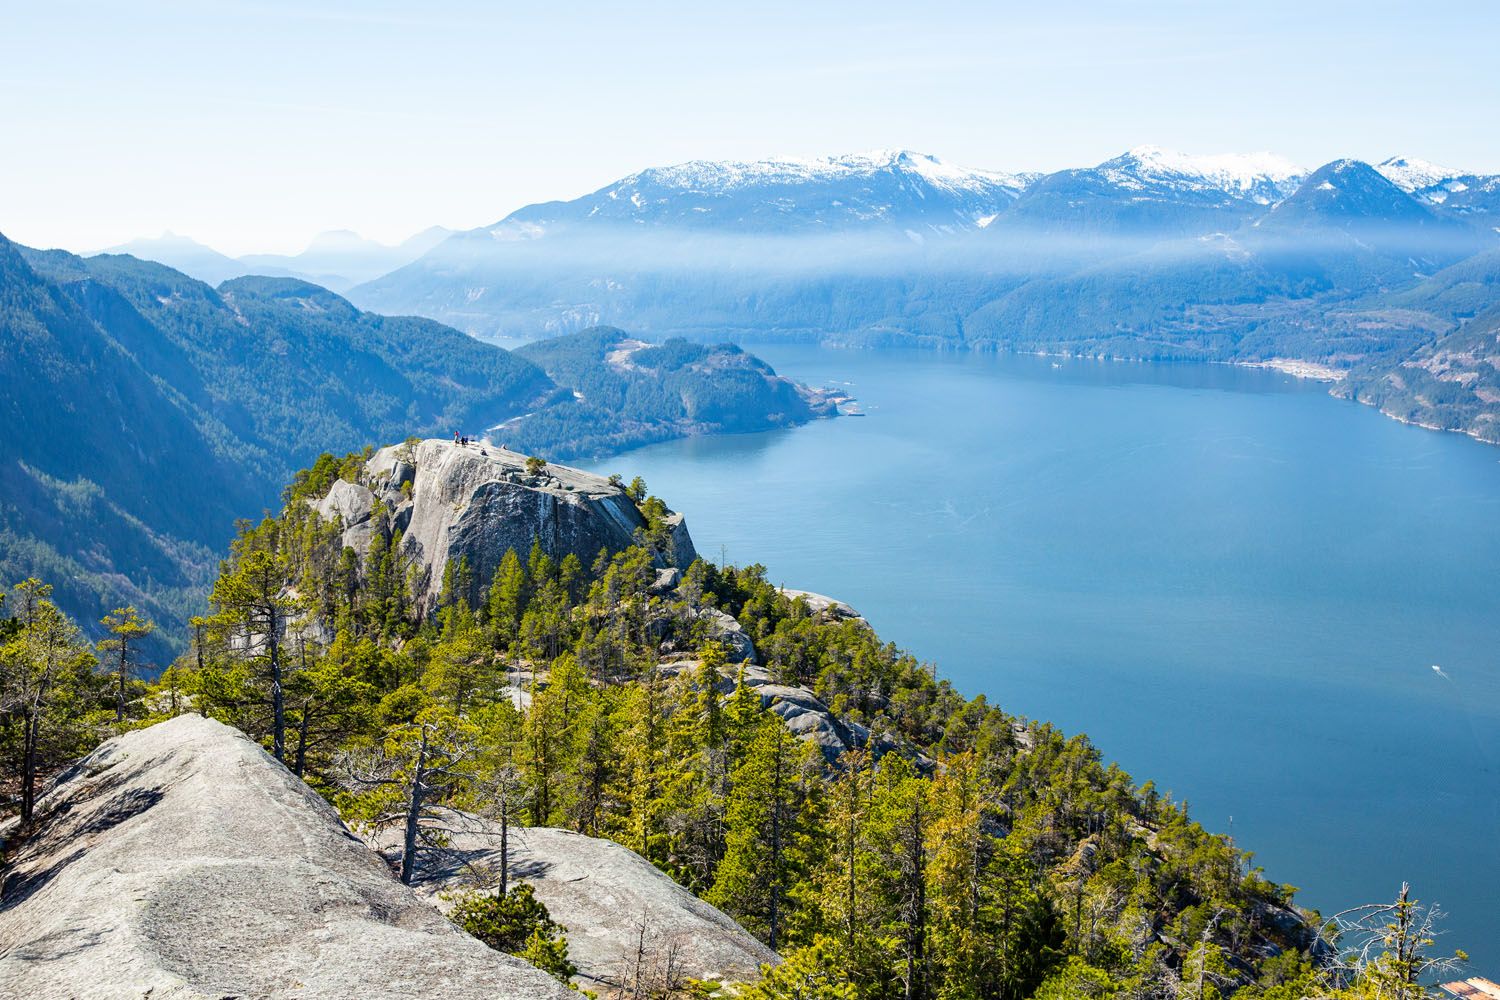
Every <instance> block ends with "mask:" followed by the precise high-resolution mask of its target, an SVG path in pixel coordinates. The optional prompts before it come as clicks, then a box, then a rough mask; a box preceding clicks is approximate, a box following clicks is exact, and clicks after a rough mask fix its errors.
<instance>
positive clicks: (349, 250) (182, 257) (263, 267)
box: [103, 226, 453, 292]
mask: <svg viewBox="0 0 1500 1000" xmlns="http://www.w3.org/2000/svg"><path fill="white" fill-rule="evenodd" d="M451 235H453V231H452V230H450V229H444V228H443V227H442V226H432V227H430V228H428V229H424V230H422V231H421V232H420V233H417V234H416V235H415V236H412V237H409V238H408V239H406V240H403V241H402V242H401V243H399V244H396V245H395V246H390V245H387V244H385V243H377V242H376V241H374V240H368V239H365V238H364V237H363V236H360V235H359V234H358V233H355V232H351V231H349V230H347V229H340V230H334V231H332V232H327V233H320V234H319V235H317V236H315V237H313V240H312V242H311V243H309V244H308V246H307V248H306V249H305V250H303V251H302V252H301V253H297V254H272V253H258V254H246V255H245V256H243V257H238V258H235V257H230V256H228V255H227V254H222V253H220V252H219V251H217V250H215V249H213V248H212V247H209V246H205V245H204V244H202V243H199V242H197V241H196V240H193V239H190V238H189V237H186V236H179V235H177V234H176V233H173V232H170V231H168V232H165V233H163V234H162V235H160V236H157V237H148V238H144V239H136V240H131V241H130V242H129V243H122V244H120V245H119V246H114V247H110V248H109V249H107V250H105V251H103V252H104V253H106V254H116V255H120V254H123V255H128V256H131V257H136V258H139V259H140V260H154V261H156V262H157V263H160V264H165V265H167V266H168V267H170V268H173V269H175V270H178V271H181V272H182V273H183V274H187V275H191V276H192V277H194V278H197V279H198V280H199V281H203V282H207V283H208V284H211V285H217V284H219V283H220V282H222V281H228V280H229V279H231V278H241V277H244V276H246V275H264V276H267V277H276V278H300V279H301V280H303V281H310V282H312V283H314V284H317V285H322V286H323V287H325V288H328V289H330V290H332V291H335V292H342V291H346V290H348V289H350V288H352V287H354V286H355V285H357V284H360V283H361V282H365V281H369V280H371V279H373V278H378V277H379V276H380V275H382V274H385V273H387V272H389V271H393V270H395V269H396V268H398V267H400V266H402V265H403V264H407V263H410V262H411V261H413V260H416V259H417V258H418V257H420V256H422V255H423V254H424V253H426V252H427V251H429V250H431V249H432V248H433V247H435V246H437V245H438V244H439V243H441V242H442V241H443V240H445V239H447V238H448V237H449V236H451Z"/></svg>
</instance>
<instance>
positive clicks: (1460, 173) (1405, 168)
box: [1375, 156, 1469, 194]
mask: <svg viewBox="0 0 1500 1000" xmlns="http://www.w3.org/2000/svg"><path fill="white" fill-rule="evenodd" d="M1375 169H1376V171H1378V172H1379V173H1380V175H1381V176H1382V177H1384V178H1385V179H1386V180H1388V181H1390V182H1391V183H1392V184H1394V185H1396V186H1397V187H1398V188H1400V189H1401V190H1403V191H1405V192H1407V193H1408V194H1410V193H1412V192H1416V191H1422V190H1425V189H1427V188H1431V187H1436V186H1438V185H1439V184H1442V183H1444V182H1445V181H1451V180H1454V179H1455V178H1458V177H1466V176H1469V171H1467V170H1455V169H1453V168H1452V167H1442V166H1438V165H1437V164H1436V163H1432V162H1429V161H1427V160H1419V159H1416V158H1415V157H1410V156H1393V157H1391V158H1390V159H1388V160H1384V161H1382V162H1380V163H1378V164H1376V165H1375Z"/></svg>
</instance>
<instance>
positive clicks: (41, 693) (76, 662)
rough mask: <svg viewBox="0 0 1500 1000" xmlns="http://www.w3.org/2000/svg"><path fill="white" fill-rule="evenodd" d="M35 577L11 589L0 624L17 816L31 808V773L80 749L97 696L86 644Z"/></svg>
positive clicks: (2, 694)
mask: <svg viewBox="0 0 1500 1000" xmlns="http://www.w3.org/2000/svg"><path fill="white" fill-rule="evenodd" d="M51 596H52V588H51V587H50V586H49V585H47V584H44V583H42V582H41V581H39V580H36V579H28V580H24V581H22V582H21V583H18V584H16V585H15V586H14V587H12V588H11V592H10V597H11V599H12V602H13V603H12V607H11V608H10V609H9V610H10V613H11V615H12V616H13V617H12V620H11V621H10V622H8V623H6V627H5V628H4V629H0V635H3V636H5V641H4V643H3V645H0V720H3V725H4V728H3V730H0V740H3V744H4V751H5V761H6V767H5V770H6V773H7V776H8V777H9V778H10V779H11V780H13V781H15V782H16V784H18V785H19V786H20V812H21V822H22V823H25V824H29V823H30V822H31V821H32V820H33V818H34V816H35V811H36V791H37V783H38V779H39V778H40V777H41V775H42V774H43V773H45V772H46V771H47V770H49V769H51V768H52V767H55V766H57V765H58V764H60V763H62V762H63V761H65V760H68V759H69V758H71V757H73V756H75V755H77V754H79V753H82V752H83V751H85V750H86V749H87V748H88V746H89V745H91V743H92V742H95V740H94V739H92V738H91V737H92V732H91V729H92V727H91V726H90V724H89V723H90V715H91V713H92V712H93V710H94V708H95V704H96V699H97V697H98V693H99V691H98V686H99V678H98V677H97V675H96V674H95V672H94V667H95V664H96V662H97V661H96V660H95V659H94V654H93V652H92V651H91V650H90V648H89V644H88V643H87V642H86V641H85V640H84V639H83V637H82V635H81V634H80V633H79V631H78V626H76V625H75V624H73V622H72V621H71V620H69V618H68V617H67V615H65V614H63V613H62V611H60V610H59V609H58V607H57V605H55V604H54V603H52V600H51Z"/></svg>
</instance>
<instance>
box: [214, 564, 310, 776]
mask: <svg viewBox="0 0 1500 1000" xmlns="http://www.w3.org/2000/svg"><path fill="white" fill-rule="evenodd" d="M248 540H249V539H248V538H246V539H241V541H242V542H243V541H248ZM241 552H242V553H243V554H242V555H241V557H240V558H239V559H238V560H237V561H236V562H234V563H233V564H232V568H231V569H230V570H229V571H228V572H227V573H224V574H221V575H220V576H219V578H218V580H216V581H215V582H214V586H213V590H212V591H211V592H210V593H209V596H208V599H209V603H210V604H212V605H213V606H214V608H215V614H214V616H213V623H214V627H215V628H216V629H217V630H218V631H219V633H220V634H221V636H223V641H224V643H225V645H226V646H227V647H229V648H230V649H232V650H235V651H236V655H237V656H238V657H239V658H240V659H242V660H248V661H251V662H252V663H254V664H256V665H257V666H258V667H259V669H258V670H257V671H256V672H257V673H260V674H261V675H262V676H263V679H264V683H265V685H266V688H267V698H268V700H269V702H270V706H271V754H272V756H274V757H275V758H276V759H277V760H279V761H285V760H286V688H285V683H286V682H285V669H284V667H285V664H284V660H283V650H282V640H283V638H284V633H285V630H286V622H287V619H288V617H289V616H290V614H291V613H292V612H293V610H294V609H295V608H296V606H297V605H296V601H295V600H294V599H293V598H292V597H291V596H290V595H289V594H288V593H287V586H286V581H287V572H286V564H285V561H284V560H283V559H282V558H280V557H279V556H277V555H274V554H273V553H271V552H269V551H267V550H265V549H259V548H257V549H249V550H248V551H246V550H244V549H241Z"/></svg>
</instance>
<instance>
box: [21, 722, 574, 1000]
mask: <svg viewBox="0 0 1500 1000" xmlns="http://www.w3.org/2000/svg"><path fill="white" fill-rule="evenodd" d="M39 819H40V823H39V825H38V831H37V832H36V833H34V834H32V835H31V836H30V837H27V838H24V839H22V838H19V837H18V836H17V837H16V840H15V842H12V843H7V844H6V845H5V848H6V857H7V861H8V862H9V863H8V865H7V867H6V869H5V872H4V881H3V883H0V996H14V997H28V998H32V1000H82V998H88V1000H95V998H98V1000H113V998H116V997H119V998H122V1000H123V998H127V997H128V998H134V1000H138V998H140V997H143V996H149V997H151V998H152V1000H210V998H213V1000H219V998H224V997H289V998H290V997H296V998H299V1000H324V998H326V1000H335V998H338V1000H346V998H349V997H361V998H365V1000H383V998H390V1000H396V998H405V997H432V998H434V1000H436V998H439V997H441V998H443V1000H491V998H494V997H497V996H503V997H507V998H515V1000H564V998H567V997H576V996H577V994H576V993H571V992H569V991H568V990H567V989H566V988H564V987H563V986H562V985H561V984H559V983H557V982H556V981H555V980H553V979H551V978H550V977H549V976H547V975H546V974H545V973H542V972H540V971H538V970H537V969H535V968H533V967H532V966H530V965H528V964H527V963H525V962H523V961H521V960H519V959H516V958H512V957H510V956H508V955H504V954H501V953H500V952H497V951H493V950H491V949H490V948H488V947H486V946H485V945H484V944H481V943H480V942H479V941H476V940H475V939H474V938H471V937H469V936H468V935H467V934H464V933H463V932H462V931H460V930H458V929H457V928H455V927H453V926H452V925H451V924H450V923H448V921H447V920H446V919H444V918H443V917H442V915H441V914H439V913H438V912H437V911H436V910H434V909H432V907H431V906H430V905H428V903H427V902H426V901H425V900H424V899H423V898H422V897H421V896H419V895H418V894H417V893H415V892H413V891H412V890H410V889H408V888H406V887H405V886H403V885H401V884H400V883H399V882H397V881H395V880H394V879H393V878H392V877H391V875H390V873H389V871H388V870H387V869H386V867H385V866H384V865H383V864H382V863H381V862H380V860H379V859H378V858H377V857H376V856H375V855H374V854H373V853H371V852H370V851H369V850H367V849H366V848H365V846H364V845H363V844H362V843H361V842H360V841H359V840H358V839H356V838H355V837H354V836H353V835H352V834H351V833H349V831H348V830H347V829H346V828H345V827H344V825H343V823H341V822H340V821H339V818H338V816H337V814H336V813H335V812H334V811H333V809H332V808H331V807H330V806H328V804H327V803H325V802H324V801H323V800H322V799H320V798H318V796H317V795H316V794H314V793H313V792H312V790H311V789H309V788H308V787H307V786H306V785H304V784H303V783H302V782H301V781H299V780H298V779H297V778H295V777H293V776H292V774H291V773H290V772H288V771H287V770H286V769H285V768H284V767H282V766H281V765H279V764H277V763H275V762H274V761H273V760H272V759H271V757H270V756H269V755H268V754H267V753H266V752H265V751H263V750H262V749H261V748H260V747H258V746H256V745H255V744H254V743H252V742H251V741H250V740H249V739H247V738H246V737H245V736H243V735H241V734H240V733H239V732H237V731H236V730H234V729H231V728H229V727H228V726H225V725H222V724H220V723H218V722H214V721H212V720H209V719H205V718H202V717H199V716H181V717H179V718H176V719H173V720H171V721H169V722H163V723H160V724H158V725H155V726H152V727H150V728H148V729H142V730H138V731H136V732H132V733H128V734H126V735H124V736H121V737H117V738H115V739H112V740H110V741H108V742H106V743H105V744H103V745H102V746H100V747H99V748H98V749H97V750H95V751H94V752H93V753H91V754H89V755H88V756H87V757H85V758H84V759H83V760H81V761H80V762H79V763H78V764H76V765H75V766H73V767H72V768H70V769H69V770H68V771H67V772H65V773H64V774H63V775H61V776H60V777H59V779H58V781H57V782H56V783H55V784H54V785H53V786H52V787H51V788H50V789H49V790H48V792H47V794H46V795H45V796H44V797H43V799H42V800H41V803H40V807H39ZM13 836H14V835H13Z"/></svg>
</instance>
